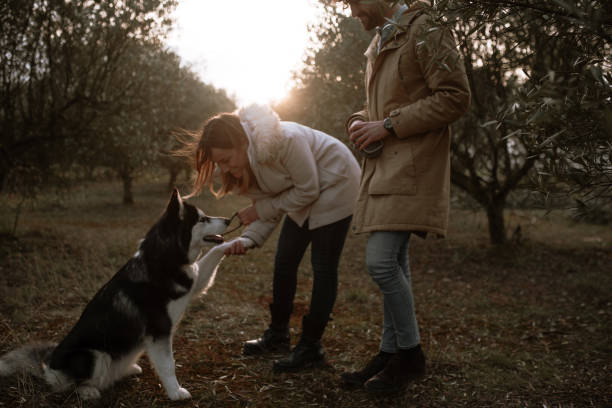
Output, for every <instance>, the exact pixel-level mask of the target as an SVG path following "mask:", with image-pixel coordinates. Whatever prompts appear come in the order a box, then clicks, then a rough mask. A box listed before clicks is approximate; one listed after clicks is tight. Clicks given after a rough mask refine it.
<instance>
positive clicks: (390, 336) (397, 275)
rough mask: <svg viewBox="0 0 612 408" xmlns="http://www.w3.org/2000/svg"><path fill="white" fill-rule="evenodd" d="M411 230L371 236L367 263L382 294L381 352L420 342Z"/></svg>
mask: <svg viewBox="0 0 612 408" xmlns="http://www.w3.org/2000/svg"><path fill="white" fill-rule="evenodd" d="M409 242H410V232H409V231H375V232H372V233H371V234H370V236H369V237H368V243H367V247H366V264H367V267H368V272H369V273H370V276H371V277H372V279H373V280H374V282H376V284H377V285H378V287H379V288H380V290H381V292H382V294H383V301H384V303H383V309H384V320H383V332H382V340H381V343H380V350H382V351H385V352H387V353H395V352H397V350H398V349H399V348H402V349H407V348H412V347H415V346H416V345H418V344H419V343H420V342H421V339H420V335H419V325H418V323H417V320H416V314H415V310H414V297H413V295H412V284H411V281H410V264H409V261H408V246H409Z"/></svg>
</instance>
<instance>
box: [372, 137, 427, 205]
mask: <svg viewBox="0 0 612 408" xmlns="http://www.w3.org/2000/svg"><path fill="white" fill-rule="evenodd" d="M375 160H376V167H375V170H374V174H373V175H372V178H371V179H370V183H369V186H368V194H371V195H382V194H398V195H415V194H416V193H417V185H416V170H415V166H414V156H413V152H412V146H410V144H408V143H402V144H399V145H395V146H385V149H383V153H382V154H381V155H380V157H379V158H378V159H375Z"/></svg>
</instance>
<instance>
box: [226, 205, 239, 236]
mask: <svg viewBox="0 0 612 408" xmlns="http://www.w3.org/2000/svg"><path fill="white" fill-rule="evenodd" d="M236 217H238V212H237V211H236V212H235V213H234V214H232V217H231V218H230V220H229V223H228V225H229V224H231V223H232V221H233V220H234V218H236ZM240 227H242V221H240V218H238V225H236V226H235V227H234V228H232V229H231V230H229V231H225V232H224V233H223V234H221V236H224V235H227V234H229V233H231V232H234V231H236V230H237V229H238V228H240Z"/></svg>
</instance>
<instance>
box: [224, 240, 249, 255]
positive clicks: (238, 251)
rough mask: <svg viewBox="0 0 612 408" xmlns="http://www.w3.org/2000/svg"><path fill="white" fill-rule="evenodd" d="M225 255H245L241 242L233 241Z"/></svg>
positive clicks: (245, 251)
mask: <svg viewBox="0 0 612 408" xmlns="http://www.w3.org/2000/svg"><path fill="white" fill-rule="evenodd" d="M224 253H225V255H244V254H246V253H247V250H246V248H245V247H244V245H242V241H241V240H239V239H236V240H234V242H233V243H232V246H230V247H229V248H227V249H226V250H225V252H224Z"/></svg>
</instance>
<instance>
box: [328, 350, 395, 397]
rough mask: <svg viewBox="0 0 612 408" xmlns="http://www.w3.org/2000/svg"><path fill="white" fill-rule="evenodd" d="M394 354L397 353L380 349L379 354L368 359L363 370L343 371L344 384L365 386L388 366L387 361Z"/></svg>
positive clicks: (353, 386) (352, 386) (346, 385)
mask: <svg viewBox="0 0 612 408" xmlns="http://www.w3.org/2000/svg"><path fill="white" fill-rule="evenodd" d="M394 355H395V353H386V352H384V351H380V352H379V353H378V354H377V355H375V356H374V357H372V358H371V359H370V361H368V363H367V364H366V366H365V367H364V368H363V369H362V370H359V371H353V372H350V373H342V374H341V375H340V378H341V379H342V385H343V386H344V387H346V388H359V387H363V384H365V382H366V381H368V380H369V379H370V378H372V377H374V376H375V375H376V374H378V373H379V372H381V371H382V370H383V369H384V368H385V367H386V366H387V363H388V362H389V360H390V359H391V357H393V356H394Z"/></svg>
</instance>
